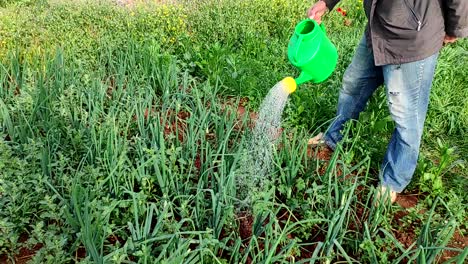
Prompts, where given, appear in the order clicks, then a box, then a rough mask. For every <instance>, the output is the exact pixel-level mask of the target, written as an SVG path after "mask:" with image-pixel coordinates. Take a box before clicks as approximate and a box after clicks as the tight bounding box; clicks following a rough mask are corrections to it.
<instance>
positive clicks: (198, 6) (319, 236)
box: [0, 0, 468, 263]
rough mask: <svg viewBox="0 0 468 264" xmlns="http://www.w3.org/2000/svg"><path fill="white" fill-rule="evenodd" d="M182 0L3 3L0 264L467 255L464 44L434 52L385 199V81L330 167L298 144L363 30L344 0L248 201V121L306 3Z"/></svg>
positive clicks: (281, 65)
mask: <svg viewBox="0 0 468 264" xmlns="http://www.w3.org/2000/svg"><path fill="white" fill-rule="evenodd" d="M135 2H136V1H135ZM172 2H176V3H175V4H174V3H172V4H163V3H161V1H154V2H151V3H149V1H148V2H144V3H143V2H138V3H134V4H132V5H127V6H125V5H119V4H115V3H114V2H109V1H107V2H106V1H104V2H94V1H93V2H86V1H78V2H76V1H65V0H62V1H59V0H55V1H52V0H50V1H45V0H42V1H32V0H29V1H26V0H22V1H18V0H17V1H0V62H1V64H0V66H1V67H0V262H3V261H5V262H7V263H8V262H18V263H21V262H24V261H31V262H32V263H70V262H75V261H81V262H83V263H88V262H90V263H91V262H97V263H200V262H206V263H239V262H242V263H245V262H253V263H273V262H274V263H284V262H288V263H289V262H298V263H306V262H312V263H313V262H316V263H332V262H337V261H342V262H358V261H359V262H363V263H406V262H414V261H417V262H418V263H433V262H444V261H447V260H448V259H449V258H450V257H453V259H452V261H453V262H456V263H463V262H464V260H465V258H466V256H467V255H468V249H467V248H466V235H467V232H468V231H467V228H468V226H467V224H466V223H468V214H467V204H468V195H467V193H466V190H467V189H468V184H467V177H468V169H467V168H466V165H465V163H466V161H467V160H468V157H467V155H466V153H467V152H468V137H466V133H467V132H468V131H467V130H468V100H466V98H465V96H464V95H465V94H466V93H467V89H468V86H467V83H468V74H467V70H468V41H467V40H460V41H458V42H457V43H455V44H453V45H449V46H447V47H444V48H443V49H442V51H441V54H440V60H439V64H438V67H437V73H436V78H435V80H434V85H433V91H432V94H431V102H430V108H429V113H428V118H427V122H426V127H425V134H424V143H423V146H422V153H421V158H420V162H419V165H418V169H417V172H416V175H415V177H414V179H413V181H412V183H411V185H410V186H409V187H408V189H407V190H406V191H405V193H404V195H403V197H406V198H404V199H403V200H402V201H400V202H399V203H397V204H395V205H393V206H384V205H381V206H378V207H376V206H373V204H374V195H373V194H374V191H375V186H377V184H378V168H379V164H380V162H381V159H382V156H383V153H384V150H385V147H386V144H387V142H388V139H389V136H390V134H391V131H392V129H393V123H392V121H391V119H390V117H389V115H388V111H387V106H386V103H385V98H384V94H383V92H382V91H379V92H377V93H376V94H375V96H374V98H373V99H372V100H371V102H370V104H369V106H368V108H367V110H366V112H365V113H363V114H362V115H361V116H360V119H359V120H358V121H356V122H353V123H351V124H349V126H348V127H347V128H346V131H345V134H346V139H345V140H344V142H343V144H342V145H341V146H340V147H339V148H338V150H337V151H336V152H335V153H334V155H333V156H332V159H331V160H330V161H329V162H325V161H321V160H317V159H315V158H313V157H311V155H310V154H311V149H308V147H307V144H306V143H307V139H308V138H309V137H311V136H312V135H314V134H316V133H317V132H318V131H323V130H325V129H326V126H327V125H328V123H329V122H330V121H331V120H332V118H333V116H334V113H335V109H336V100H337V94H338V90H339V88H340V83H341V77H342V75H343V72H344V70H345V68H346V66H347V65H348V63H349V62H350V60H351V57H352V54H353V50H354V48H355V46H356V44H357V42H358V41H359V38H360V37H361V35H362V32H363V28H364V23H365V18H364V15H363V11H362V7H361V3H360V1H355V0H346V1H343V2H342V3H341V5H340V6H341V8H342V9H344V10H346V16H344V15H343V14H342V13H343V12H342V13H339V12H335V11H332V12H331V13H330V14H328V15H327V17H326V19H325V22H324V23H325V25H326V26H327V30H328V33H329V37H330V39H331V40H332V42H333V43H334V44H335V45H336V46H337V49H338V51H339V56H340V57H339V65H338V68H337V70H336V72H335V73H334V75H333V76H332V77H331V78H330V79H329V80H328V81H326V82H324V83H322V84H320V85H311V84H306V85H303V86H301V87H299V89H298V91H297V92H296V93H294V94H293V95H292V96H291V98H290V101H289V103H288V105H287V109H286V111H285V113H284V122H283V126H284V132H283V135H282V136H281V138H280V139H279V142H278V149H277V151H276V152H275V154H274V159H275V170H274V172H273V173H272V174H271V175H268V179H269V182H268V184H267V185H266V186H264V188H263V189H262V191H260V192H255V193H251V195H252V197H253V198H254V201H255V202H254V203H253V205H252V207H251V208H248V209H245V208H243V207H241V206H240V201H239V199H238V197H239V195H238V194H239V193H240V192H243V191H244V192H245V191H246V190H245V189H244V190H240V189H239V188H238V185H236V171H238V169H239V164H240V160H241V159H242V158H244V156H245V151H246V149H248V148H246V144H248V139H249V135H250V128H251V122H252V121H251V120H250V116H253V115H254V114H253V112H255V111H256V110H257V109H258V107H259V105H260V103H261V102H262V100H263V98H264V96H265V95H266V93H267V92H268V90H269V89H270V88H271V87H272V86H273V85H274V84H275V83H276V82H278V81H279V80H281V79H282V78H284V77H285V76H295V75H296V74H297V71H296V70H295V69H293V67H292V66H291V65H290V64H289V62H288V61H287V58H286V48H287V43H288V39H289V37H290V35H291V34H292V31H293V28H294V26H295V24H296V23H297V22H298V21H300V20H301V19H303V18H304V15H305V12H306V10H307V7H308V5H309V3H308V1H292V0H291V1H288V0H254V1H241V0H218V1H216V0H203V1H187V0H185V1H182V0H181V1H172ZM244 111H245V113H244ZM251 112H252V113H251ZM249 113H251V114H249ZM243 188H247V192H249V191H250V190H251V189H249V188H251V187H249V186H247V187H243ZM463 243H465V244H463Z"/></svg>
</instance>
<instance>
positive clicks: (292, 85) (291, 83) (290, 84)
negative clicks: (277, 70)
mask: <svg viewBox="0 0 468 264" xmlns="http://www.w3.org/2000/svg"><path fill="white" fill-rule="evenodd" d="M281 86H282V87H283V90H284V91H285V92H286V93H288V94H292V93H294V91H296V88H297V84H296V80H294V78H293V77H286V78H284V79H283V80H281Z"/></svg>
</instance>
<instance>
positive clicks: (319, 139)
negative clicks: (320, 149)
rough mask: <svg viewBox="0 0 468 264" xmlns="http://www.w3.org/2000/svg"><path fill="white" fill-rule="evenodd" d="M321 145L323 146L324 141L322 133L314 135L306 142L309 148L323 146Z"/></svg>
mask: <svg viewBox="0 0 468 264" xmlns="http://www.w3.org/2000/svg"><path fill="white" fill-rule="evenodd" d="M323 144H325V140H323V133H322V132H320V133H318V135H316V136H315V137H313V138H310V139H309V140H308V141H307V145H309V146H318V145H323Z"/></svg>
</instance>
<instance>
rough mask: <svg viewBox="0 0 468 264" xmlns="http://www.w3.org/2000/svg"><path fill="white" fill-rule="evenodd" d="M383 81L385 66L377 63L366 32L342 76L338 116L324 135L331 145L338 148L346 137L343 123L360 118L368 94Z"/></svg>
mask: <svg viewBox="0 0 468 264" xmlns="http://www.w3.org/2000/svg"><path fill="white" fill-rule="evenodd" d="M382 83H383V75H382V67H377V66H375V64H374V55H373V53H372V50H371V49H369V48H368V47H367V44H366V37H365V36H363V37H362V39H361V42H360V43H359V45H358V47H357V49H356V52H355V53H354V57H353V59H352V62H351V64H350V65H349V66H348V68H347V69H346V71H345V73H344V76H343V85H342V88H341V90H340V95H339V97H338V110H337V113H336V118H335V120H334V121H333V123H332V124H331V125H330V127H329V128H328V130H327V132H326V133H325V136H324V141H325V143H326V144H327V145H328V146H329V147H330V148H332V149H335V148H336V144H337V143H338V142H339V141H340V140H341V139H342V137H343V136H342V134H341V130H342V129H343V125H344V124H345V123H346V121H348V120H350V119H357V118H358V116H359V113H361V112H362V110H364V108H365V106H366V103H367V101H368V100H369V97H370V96H371V95H372V94H373V93H374V91H375V90H376V89H377V87H379V86H380V85H381V84H382Z"/></svg>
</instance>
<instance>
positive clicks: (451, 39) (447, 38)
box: [444, 35, 457, 44]
mask: <svg viewBox="0 0 468 264" xmlns="http://www.w3.org/2000/svg"><path fill="white" fill-rule="evenodd" d="M455 41H457V37H452V36H449V35H445V38H444V44H449V43H454V42H455Z"/></svg>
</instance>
